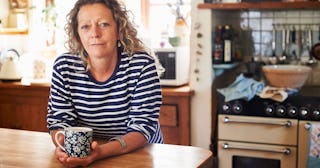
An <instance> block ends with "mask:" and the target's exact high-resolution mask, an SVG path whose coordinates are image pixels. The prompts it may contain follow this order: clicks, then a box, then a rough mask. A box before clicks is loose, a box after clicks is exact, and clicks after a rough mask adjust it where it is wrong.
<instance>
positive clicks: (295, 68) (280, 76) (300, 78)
mask: <svg viewBox="0 0 320 168" xmlns="http://www.w3.org/2000/svg"><path fill="white" fill-rule="evenodd" d="M262 71H263V73H264V76H265V78H266V79H267V81H268V84H269V85H270V86H273V87H282V88H300V87H302V86H303V85H304V83H305V82H306V80H307V79H308V77H309V74H310V72H311V68H310V67H307V66H303V65H265V66H263V67H262Z"/></svg>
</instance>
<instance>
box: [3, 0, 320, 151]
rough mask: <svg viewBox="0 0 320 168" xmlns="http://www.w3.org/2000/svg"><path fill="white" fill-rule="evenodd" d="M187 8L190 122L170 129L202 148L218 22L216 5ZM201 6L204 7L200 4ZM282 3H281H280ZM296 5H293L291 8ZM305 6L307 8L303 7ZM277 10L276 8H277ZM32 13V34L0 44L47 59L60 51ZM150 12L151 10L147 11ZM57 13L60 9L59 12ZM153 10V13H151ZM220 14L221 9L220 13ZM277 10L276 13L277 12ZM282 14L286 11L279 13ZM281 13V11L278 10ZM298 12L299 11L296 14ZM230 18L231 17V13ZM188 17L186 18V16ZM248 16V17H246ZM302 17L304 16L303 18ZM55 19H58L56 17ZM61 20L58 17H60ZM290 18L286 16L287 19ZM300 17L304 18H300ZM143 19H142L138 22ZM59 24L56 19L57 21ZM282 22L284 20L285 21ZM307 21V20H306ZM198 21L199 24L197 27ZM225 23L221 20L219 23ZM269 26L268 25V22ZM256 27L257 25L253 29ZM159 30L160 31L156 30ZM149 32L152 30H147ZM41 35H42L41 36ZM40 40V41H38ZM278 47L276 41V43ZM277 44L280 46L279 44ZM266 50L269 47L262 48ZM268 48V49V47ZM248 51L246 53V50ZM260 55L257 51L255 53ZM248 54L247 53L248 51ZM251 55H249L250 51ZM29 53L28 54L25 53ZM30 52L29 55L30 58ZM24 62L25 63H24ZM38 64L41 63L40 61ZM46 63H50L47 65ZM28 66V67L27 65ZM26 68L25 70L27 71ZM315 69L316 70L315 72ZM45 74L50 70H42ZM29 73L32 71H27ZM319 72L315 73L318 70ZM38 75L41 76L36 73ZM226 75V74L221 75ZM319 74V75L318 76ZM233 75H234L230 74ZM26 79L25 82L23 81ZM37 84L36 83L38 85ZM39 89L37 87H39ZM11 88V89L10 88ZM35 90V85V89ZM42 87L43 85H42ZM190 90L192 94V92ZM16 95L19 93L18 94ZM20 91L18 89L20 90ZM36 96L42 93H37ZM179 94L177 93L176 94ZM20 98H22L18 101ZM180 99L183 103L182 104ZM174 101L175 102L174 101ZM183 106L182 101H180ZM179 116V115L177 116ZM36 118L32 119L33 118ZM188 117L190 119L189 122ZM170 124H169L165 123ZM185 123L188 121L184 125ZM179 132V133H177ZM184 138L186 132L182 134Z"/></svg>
mask: <svg viewBox="0 0 320 168" xmlns="http://www.w3.org/2000/svg"><path fill="white" fill-rule="evenodd" d="M33 4H36V5H37V6H38V4H42V5H43V6H42V8H44V6H45V5H44V4H43V3H41V2H40V3H38V2H36V1H33ZM190 4H191V11H192V12H190V13H191V14H190V15H191V16H190V18H191V20H192V22H191V25H192V26H190V27H191V36H190V39H196V40H190V57H191V60H190V62H191V63H192V64H190V76H189V78H190V79H189V86H190V90H191V92H190V90H188V89H187V90H186V91H183V90H182V91H181V93H180V94H182V95H184V97H185V98H186V100H185V101H186V102H187V104H188V102H189V101H190V113H191V114H190V115H191V116H190V118H187V119H186V120H184V121H185V123H188V122H190V123H189V124H190V128H189V130H188V131H186V133H185V132H183V133H182V131H177V130H179V129H181V130H182V128H177V130H174V131H173V132H175V133H177V132H178V134H188V132H189V134H190V135H189V136H190V138H189V140H188V141H186V140H178V141H180V142H182V141H183V142H185V143H190V144H191V145H192V146H200V147H204V148H209V146H210V144H211V132H212V125H215V122H214V119H212V118H211V116H215V115H214V114H212V111H214V110H215V109H216V108H217V107H215V106H214V104H215V103H216V102H214V98H215V97H213V96H214V95H213V94H212V92H211V91H212V86H213V82H214V81H215V78H217V79H219V77H218V76H216V73H218V72H219V71H220V69H214V71H213V69H212V58H211V57H206V55H212V54H211V53H212V51H211V34H212V27H213V26H214V25H215V24H217V23H216V22H214V21H212V20H216V21H219V19H215V18H214V16H212V13H211V12H212V11H214V9H216V8H212V9H211V7H206V5H207V4H204V2H203V1H201V0H196V1H191V2H190ZM301 4H302V3H299V4H298V5H297V6H301ZM56 5H57V6H58V5H59V3H57V4H56ZM60 5H61V8H68V4H60ZM201 6H204V7H201ZM284 6H285V5H284ZM284 6H282V7H283V8H284V9H281V10H284V11H286V10H290V9H288V8H289V7H284ZM302 6H303V5H302ZM295 8H296V7H295ZM307 8H308V7H307ZM270 10H271V11H273V9H270ZM277 10H278V9H277ZM32 11H33V12H34V13H36V12H38V13H36V14H32V16H33V17H31V18H33V19H34V20H33V22H32V23H35V24H30V25H29V28H30V29H29V34H30V36H32V37H29V36H26V35H4V36H1V38H0V39H1V43H2V44H1V45H2V46H4V45H8V44H10V47H12V48H17V49H19V50H18V51H31V52H29V53H39V52H40V54H41V52H42V53H45V54H48V55H46V56H47V57H49V58H51V57H52V55H55V54H56V53H55V52H57V53H60V52H62V51H61V50H58V51H54V50H53V51H52V48H50V47H46V46H45V45H46V42H43V41H46V39H44V40H43V39H39V38H34V37H37V36H39V32H43V31H39V29H40V28H39V27H38V26H36V25H39V24H40V23H41V20H39V17H37V16H39V15H41V10H32ZM151 11H153V10H151ZM59 13H60V11H59ZM155 13H156V12H155ZM221 13H223V11H222V12H221ZM279 13H280V12H279ZM283 13H286V12H283ZM305 13H306V15H308V17H306V18H309V17H310V18H311V19H313V20H315V21H312V23H313V22H316V21H317V19H316V18H317V16H318V15H316V14H318V13H317V12H314V13H312V14H314V15H312V16H309V13H308V11H306V12H305ZM280 14H281V13H280ZM298 15H299V14H298ZM231 17H233V16H231ZM190 18H189V19H190ZM247 18H249V17H247ZM303 18H304V17H303ZM58 19H59V18H58ZM60 19H61V18H60ZM250 19H251V20H253V21H256V20H259V19H261V18H259V17H257V16H255V18H253V19H252V18H250ZM280 19H282V21H283V20H286V19H287V18H285V17H284V18H280ZM291 19H292V20H294V17H293V18H291ZM288 20H290V19H288ZM301 20H304V19H301ZM208 21H210V22H212V25H211V24H207V23H208ZM141 22H143V20H142V21H141ZM59 23H60V22H59ZM61 23H63V19H62V20H61ZM285 23H286V22H285ZM306 23H308V22H306ZM199 24H200V27H198V26H199ZM222 24H225V23H222ZM151 25H153V23H150V26H151ZM269 26H270V25H269ZM255 29H258V31H259V28H255ZM267 30H271V29H269V28H268V29H267ZM160 31H161V30H160ZM199 33H201V34H202V37H201V38H199V36H198V35H199ZM57 34H58V35H62V34H63V32H60V30H57V32H56V35H57ZM150 34H152V33H150ZM42 37H45V36H44V35H43V36H42ZM58 40H62V41H63V39H60V38H58V39H56V44H57V45H62V46H63V43H62V42H61V41H58ZM39 41H40V42H39ZM35 43H37V44H41V45H43V47H42V46H39V45H36V46H35V45H32V44H35ZM198 43H200V44H201V45H202V48H201V49H200V52H201V53H202V56H199V55H197V53H199V51H198V46H199V45H198ZM258 43H259V44H262V43H263V42H261V41H258ZM277 46H278V44H277ZM280 46H281V45H280ZM39 48H44V49H43V50H42V51H39ZM58 48H59V49H61V48H63V47H61V46H60V47H58ZM266 51H267V52H269V50H266ZM270 51H271V50H270ZM277 52H281V48H280V49H278V50H277ZM246 54H248V53H246ZM259 54H262V53H261V52H260V53H257V54H256V55H259ZM263 54H268V53H263ZM248 55H249V54H248ZM250 55H252V54H250ZM29 56H30V55H29ZM32 56H33V55H31V57H32ZM247 59H250V58H246V57H245V59H244V60H243V62H245V61H248V60H247ZM42 61H43V60H42V59H40V60H39V62H40V63H41V62H42ZM26 65H27V64H26ZM40 65H41V64H40ZM49 65H50V64H49ZM30 69H32V68H30ZM30 69H29V71H30ZM195 71H197V72H199V73H194V72H195ZM317 72H319V70H318V71H317ZM46 73H49V74H50V72H46ZM225 73H226V74H227V73H228V70H226V72H225ZM30 74H32V73H30ZM318 74H319V73H318ZM314 75H315V76H317V73H316V72H315V73H314ZM40 76H41V75H40ZM225 76H226V75H225ZM318 76H319V75H318ZM233 77H234V76H233ZM233 77H231V76H230V77H229V78H228V79H227V80H226V81H227V82H226V83H231V82H232V80H233V79H234V78H233ZM316 79H317V78H316V77H314V78H313V80H314V81H307V82H309V83H313V82H314V83H315V84H316V86H319V81H317V80H316ZM26 82H28V81H26ZM34 82H35V83H37V82H42V81H41V78H40V79H39V80H38V81H37V80H35V81H34ZM226 83H224V84H223V85H220V87H221V86H226ZM38 87H40V86H38ZM40 88H41V87H40ZM13 89H15V88H13ZM38 89H39V88H38ZM42 89H44V90H45V88H42ZM40 90H41V89H40ZM192 92H193V93H192ZM18 94H19V93H18ZM20 94H21V92H20ZM39 94H40V95H41V94H42V93H39ZM168 94H171V93H170V92H168ZM178 96H180V95H178ZM170 99H175V96H173V97H171V98H170ZM19 101H22V100H19ZM40 101H45V100H40ZM185 101H184V103H185ZM168 104H172V103H171V102H168ZM174 104H176V102H175V103H174ZM184 105H185V104H184ZM184 105H179V106H178V107H180V108H181V106H184ZM21 108H23V107H21ZM167 108H168V109H171V108H172V107H171V106H169V107H167ZM179 116H180V115H179ZM37 120H39V119H36V121H37ZM189 120H190V121H189ZM169 125H170V124H169ZM186 125H188V124H186ZM167 131H172V129H171V127H168V130H167ZM179 132H180V133H179ZM186 137H188V135H187V136H186ZM181 139H184V138H181ZM173 141H175V142H176V141H177V140H173Z"/></svg>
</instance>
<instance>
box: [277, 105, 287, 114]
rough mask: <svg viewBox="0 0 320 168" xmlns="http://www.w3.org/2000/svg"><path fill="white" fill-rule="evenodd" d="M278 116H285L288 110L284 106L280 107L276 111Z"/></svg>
mask: <svg viewBox="0 0 320 168" xmlns="http://www.w3.org/2000/svg"><path fill="white" fill-rule="evenodd" d="M276 113H277V116H284V115H285V114H286V108H285V107H284V106H278V107H277V109H276Z"/></svg>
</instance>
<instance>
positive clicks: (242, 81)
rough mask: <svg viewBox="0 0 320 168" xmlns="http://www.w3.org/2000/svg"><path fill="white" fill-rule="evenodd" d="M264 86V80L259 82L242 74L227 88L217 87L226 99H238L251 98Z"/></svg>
mask: <svg viewBox="0 0 320 168" xmlns="http://www.w3.org/2000/svg"><path fill="white" fill-rule="evenodd" d="M263 88H264V83H263V82H258V81H256V80H254V79H252V78H246V77H245V76H244V75H243V74H240V75H239V76H238V77H237V78H236V80H235V81H234V82H233V83H232V84H230V85H229V86H228V87H226V88H221V89H217V91H218V92H219V93H221V94H222V95H223V96H224V97H225V101H226V102H228V101H231V100H236V99H244V100H247V101H249V100H251V99H252V98H253V97H254V96H255V95H256V94H258V93H260V92H261V91H262V89H263Z"/></svg>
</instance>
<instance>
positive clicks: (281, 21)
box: [212, 10, 320, 85]
mask: <svg viewBox="0 0 320 168" xmlns="http://www.w3.org/2000/svg"><path fill="white" fill-rule="evenodd" d="M319 18H320V10H261V11H255V10H246V11H228V10H216V11H213V12H212V19H213V21H212V23H213V25H212V28H213V29H212V30H213V31H214V28H215V27H216V26H217V25H224V24H229V25H232V27H233V28H234V29H235V31H236V32H237V33H238V37H239V39H238V40H239V41H238V43H239V46H240V49H241V53H242V59H243V61H245V62H247V61H250V60H252V59H254V60H260V61H264V62H266V60H268V58H269V57H270V56H272V30H273V29H274V28H275V29H276V31H275V34H276V40H275V42H276V48H275V53H276V56H279V55H281V54H282V51H283V50H282V38H283V36H282V33H283V31H282V29H283V27H284V26H285V27H286V28H288V27H289V29H292V27H293V26H294V27H295V29H296V30H297V32H299V31H300V30H301V31H300V35H301V34H305V32H306V31H305V30H306V28H309V27H310V28H311V29H312V44H315V43H317V42H320V41H319V27H320V19H319ZM297 41H298V39H297ZM301 41H302V40H300V42H301ZM302 45H303V42H302V43H301V44H300V48H301V47H302ZM299 53H301V51H300V52H299ZM319 62H320V61H319ZM319 62H318V65H317V66H314V67H313V74H311V75H310V78H309V80H308V82H307V84H309V85H320V63H319Z"/></svg>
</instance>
